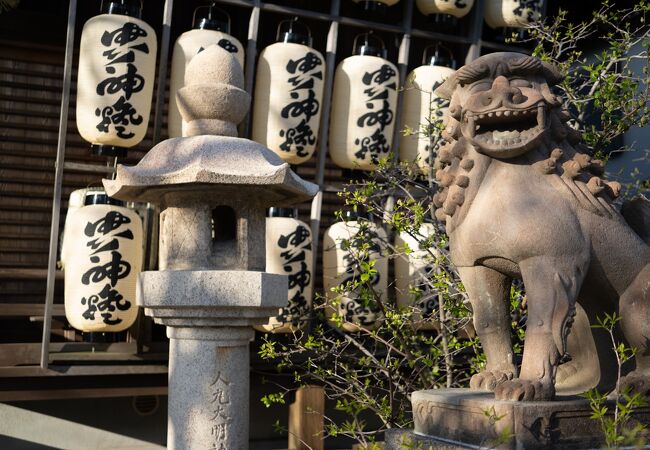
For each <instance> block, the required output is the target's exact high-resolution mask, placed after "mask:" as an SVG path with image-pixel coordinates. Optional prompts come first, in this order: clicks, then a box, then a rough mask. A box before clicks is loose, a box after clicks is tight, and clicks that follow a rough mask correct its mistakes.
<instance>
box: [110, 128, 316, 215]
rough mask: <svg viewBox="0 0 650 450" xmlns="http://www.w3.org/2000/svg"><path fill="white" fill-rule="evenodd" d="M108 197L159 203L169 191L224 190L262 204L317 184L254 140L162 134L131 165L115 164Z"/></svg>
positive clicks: (293, 199) (278, 202)
mask: <svg viewBox="0 0 650 450" xmlns="http://www.w3.org/2000/svg"><path fill="white" fill-rule="evenodd" d="M104 187H105V188H106V192H107V193H108V195H110V196H114V197H117V198H120V199H123V200H129V201H139V202H152V203H158V204H159V203H162V201H163V198H164V196H165V195H166V194H169V193H172V192H174V193H180V192H181V191H182V192H185V193H188V194H194V195H196V194H209V193H210V192H213V193H214V192H215V191H219V192H227V191H230V192H231V193H232V195H234V196H237V197H239V198H246V197H247V196H251V198H252V199H254V201H255V203H257V204H258V205H260V206H262V207H270V206H285V205H290V204H296V203H301V202H304V201H307V200H309V199H311V198H312V197H313V196H314V195H316V193H317V192H318V186H317V185H315V184H313V183H310V182H308V181H305V180H303V179H301V178H300V177H298V176H297V175H296V174H295V173H294V172H293V171H292V170H291V169H290V167H289V165H288V164H287V163H285V162H284V161H282V159H281V158H280V157H279V156H277V155H276V154H275V153H273V152H272V151H271V150H269V149H267V148H266V147H264V146H263V145H261V144H258V143H257V142H253V141H250V140H248V139H242V138H236V137H230V136H210V135H201V136H191V137H181V138H174V139H168V140H166V141H163V142H161V143H159V144H158V145H156V146H155V147H154V148H152V149H151V150H150V151H149V152H148V153H147V154H146V155H145V156H144V158H142V160H141V161H140V162H139V163H138V165H137V166H133V167H127V166H122V165H120V166H118V168H117V177H116V179H115V180H104Z"/></svg>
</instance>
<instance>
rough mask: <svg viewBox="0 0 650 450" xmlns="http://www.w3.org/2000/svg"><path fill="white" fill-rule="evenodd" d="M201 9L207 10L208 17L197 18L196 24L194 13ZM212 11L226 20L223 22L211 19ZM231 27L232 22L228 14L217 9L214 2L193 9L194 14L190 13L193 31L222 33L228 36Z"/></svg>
mask: <svg viewBox="0 0 650 450" xmlns="http://www.w3.org/2000/svg"><path fill="white" fill-rule="evenodd" d="M201 9H207V10H208V17H199V22H198V23H197V20H196V12H197V11H199V10H201ZM214 11H216V12H218V13H220V14H222V15H223V17H224V18H225V19H226V20H225V21H223V20H217V19H213V18H212V15H213V12H214ZM231 25H232V20H231V18H230V14H228V12H226V11H225V10H223V9H221V8H219V7H217V4H216V2H211V3H210V4H209V5H203V6H199V7H197V8H194V12H193V13H192V29H193V30H214V31H221V32H222V33H226V34H230V28H231Z"/></svg>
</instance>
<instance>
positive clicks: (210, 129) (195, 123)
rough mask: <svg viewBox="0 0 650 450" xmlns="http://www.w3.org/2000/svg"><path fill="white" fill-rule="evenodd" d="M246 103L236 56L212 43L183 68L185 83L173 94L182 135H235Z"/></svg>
mask: <svg viewBox="0 0 650 450" xmlns="http://www.w3.org/2000/svg"><path fill="white" fill-rule="evenodd" d="M250 102H251V96H250V95H249V94H248V92H246V91H244V74H243V72H242V70H241V66H240V65H239V62H238V61H237V59H236V58H235V57H234V56H233V54H232V53H230V52H228V51H226V50H224V49H223V48H221V47H220V46H218V45H216V44H215V45H211V46H209V47H208V48H206V49H205V50H202V51H200V52H199V53H198V54H197V55H196V56H195V57H194V58H192V60H191V61H190V63H189V64H188V66H187V69H186V70H185V86H184V87H182V88H181V89H179V90H178V92H177V93H176V103H177V105H178V110H179V111H180V113H181V116H182V117H183V136H197V135H202V134H212V135H217V136H234V137H236V136H237V125H238V124H239V123H240V122H241V121H242V120H244V117H245V116H246V114H247V113H248V110H249V109H250Z"/></svg>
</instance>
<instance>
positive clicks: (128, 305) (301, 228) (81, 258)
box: [61, 188, 435, 332]
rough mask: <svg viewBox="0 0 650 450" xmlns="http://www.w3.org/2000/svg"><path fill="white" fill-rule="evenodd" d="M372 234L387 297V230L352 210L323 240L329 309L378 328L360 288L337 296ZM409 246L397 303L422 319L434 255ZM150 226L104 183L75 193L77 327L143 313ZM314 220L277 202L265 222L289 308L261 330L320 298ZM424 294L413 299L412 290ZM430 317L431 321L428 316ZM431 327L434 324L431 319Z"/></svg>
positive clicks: (269, 259) (68, 252) (299, 314)
mask: <svg viewBox="0 0 650 450" xmlns="http://www.w3.org/2000/svg"><path fill="white" fill-rule="evenodd" d="M362 227H363V228H364V232H363V233H362V235H363V236H369V237H370V238H369V239H370V242H371V245H370V246H369V248H370V250H369V252H368V254H367V255H366V258H367V260H373V261H374V268H375V269H376V274H375V275H374V276H373V278H372V279H371V280H370V283H371V284H372V286H373V289H374V290H375V292H376V293H377V295H379V296H381V297H382V298H383V300H384V301H385V300H386V295H387V290H388V282H389V280H388V276H389V275H388V257H387V256H386V232H385V231H384V230H383V229H382V228H381V227H379V226H378V225H376V224H375V223H374V222H372V221H370V220H367V219H365V218H363V219H360V218H358V217H357V216H355V215H351V214H349V215H348V216H346V217H345V219H344V220H342V221H339V222H336V223H334V224H333V225H332V226H331V227H329V228H328V229H327V230H326V232H325V234H324V238H323V249H322V250H323V288H324V291H325V293H326V295H327V297H328V298H329V301H328V307H327V314H328V317H330V318H331V317H333V316H334V315H337V316H340V317H341V318H342V319H343V325H342V328H343V329H345V330H347V331H355V330H358V327H360V326H362V327H366V328H373V327H374V326H376V325H377V323H379V320H381V315H380V313H379V312H378V310H377V309H376V308H373V307H368V306H364V302H363V301H362V300H361V299H360V297H361V294H362V293H361V292H360V291H359V290H358V289H357V290H354V289H349V290H347V291H344V292H342V293H341V295H340V296H337V294H335V293H334V292H333V291H332V289H335V288H336V287H337V286H343V288H345V286H346V285H347V283H348V282H349V281H352V280H358V277H359V276H360V269H359V264H358V260H357V258H356V257H355V253H354V252H355V250H354V248H355V243H356V241H358V240H359V239H360V236H361V234H359V233H360V230H361V228H362ZM434 232H435V229H434V226H433V225H432V224H429V223H425V224H423V225H422V227H421V229H420V234H421V235H422V237H423V238H426V237H428V236H431V235H432V233H434ZM405 244H406V245H407V246H408V248H410V249H412V250H413V251H411V252H409V253H408V254H407V253H404V254H403V255H401V256H400V257H399V258H397V259H395V272H394V273H395V291H396V301H397V305H398V306H400V307H408V306H414V307H416V308H417V309H416V310H417V311H419V313H418V315H419V316H420V317H422V318H426V317H427V316H430V315H433V314H434V311H433V309H432V308H433V305H434V303H435V296H434V295H433V293H432V291H431V290H430V289H429V288H428V286H427V285H426V283H425V280H426V279H427V278H428V277H429V276H430V271H431V268H432V267H433V263H434V261H433V260H432V259H433V258H432V257H431V255H430V254H429V253H428V252H427V251H426V250H422V249H420V248H419V247H418V240H416V239H415V238H414V237H413V236H411V235H409V234H406V233H402V234H399V235H398V236H397V237H396V239H395V247H396V248H397V249H403V248H404V247H405ZM143 246H144V244H143V227H142V220H141V219H140V216H139V215H138V213H137V212H136V211H134V209H132V208H127V207H126V206H125V205H124V204H123V203H122V202H120V201H117V200H114V199H112V198H110V197H108V196H106V194H105V193H104V191H102V190H101V189H97V188H90V189H80V190H77V191H74V192H73V193H72V194H71V196H70V200H69V207H68V215H67V217H66V221H65V227H64V238H63V245H62V249H61V264H62V266H63V269H64V274H65V278H64V281H65V289H64V301H65V313H66V317H67V319H68V322H69V323H70V325H72V326H73V327H74V328H76V329H78V330H81V331H84V332H119V331H123V330H125V329H127V328H129V327H130V326H131V325H133V323H134V322H135V320H136V318H137V311H138V308H137V305H136V302H135V296H136V284H137V279H138V274H139V273H140V271H141V270H142V266H143ZM313 261H314V260H313V253H312V235H311V229H310V227H309V225H307V224H306V223H304V222H302V221H300V220H298V219H296V218H295V210H293V209H282V208H271V209H270V210H269V214H268V217H267V220H266V271H267V272H270V273H278V274H283V275H287V277H288V295H287V306H286V307H284V308H282V309H281V310H280V311H279V312H278V315H277V316H275V317H273V318H271V319H270V321H269V322H268V324H267V325H264V326H260V327H258V330H260V331H273V332H287V331H291V330H293V329H295V328H296V327H299V326H302V325H304V323H305V320H306V319H307V318H308V317H309V315H310V312H311V307H312V299H313V284H314V276H315V275H314V266H313ZM418 287H419V288H421V291H422V295H421V296H419V297H418V298H417V300H416V303H415V304H414V303H413V298H414V297H413V293H412V289H413V288H418ZM423 323H426V322H423ZM427 326H428V327H432V326H434V324H433V322H431V321H429V322H428V324H427Z"/></svg>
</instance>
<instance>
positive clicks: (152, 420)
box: [0, 397, 167, 450]
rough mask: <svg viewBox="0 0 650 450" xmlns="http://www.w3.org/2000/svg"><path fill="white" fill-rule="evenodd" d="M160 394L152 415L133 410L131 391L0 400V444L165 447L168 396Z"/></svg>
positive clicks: (18, 448) (73, 449)
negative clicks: (121, 395) (117, 395)
mask: <svg viewBox="0 0 650 450" xmlns="http://www.w3.org/2000/svg"><path fill="white" fill-rule="evenodd" d="M159 400H160V402H159V406H158V407H157V409H156V410H155V411H152V412H151V414H150V415H140V414H138V413H137V412H136V411H135V410H134V408H133V406H132V401H133V397H124V398H102V399H78V400H60V401H43V402H40V401H39V402H20V403H14V404H11V405H10V404H0V448H2V449H8V450H14V449H15V450H24V449H34V450H45V449H52V448H56V449H66V450H77V449H79V450H82V449H83V450H91V449H93V450H94V449H121V450H126V449H130V450H136V449H137V450H154V449H156V450H158V449H164V448H165V447H164V443H165V439H166V429H167V427H166V423H167V397H160V398H159ZM107 430H111V431H107Z"/></svg>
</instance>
